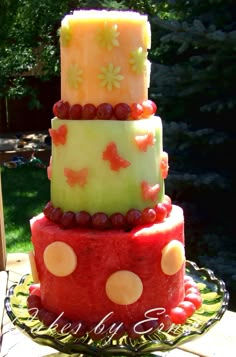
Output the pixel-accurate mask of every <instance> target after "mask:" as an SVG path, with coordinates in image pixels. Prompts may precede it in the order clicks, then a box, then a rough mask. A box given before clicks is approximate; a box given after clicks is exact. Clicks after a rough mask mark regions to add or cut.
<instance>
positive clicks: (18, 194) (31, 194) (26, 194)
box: [15, 191, 38, 198]
mask: <svg viewBox="0 0 236 357" xmlns="http://www.w3.org/2000/svg"><path fill="white" fill-rule="evenodd" d="M37 195H38V192H37V191H35V192H16V194H15V197H29V198H32V197H36V196H37Z"/></svg>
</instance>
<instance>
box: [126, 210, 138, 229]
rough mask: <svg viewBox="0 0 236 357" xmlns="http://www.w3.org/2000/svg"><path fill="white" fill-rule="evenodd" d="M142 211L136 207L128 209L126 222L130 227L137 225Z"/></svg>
mask: <svg viewBox="0 0 236 357" xmlns="http://www.w3.org/2000/svg"><path fill="white" fill-rule="evenodd" d="M141 217H142V213H141V212H140V211H139V210H137V209H130V210H129V211H128V212H127V213H126V215H125V219H126V223H127V224H128V226H130V227H134V226H137V225H138V224H140V222H141Z"/></svg>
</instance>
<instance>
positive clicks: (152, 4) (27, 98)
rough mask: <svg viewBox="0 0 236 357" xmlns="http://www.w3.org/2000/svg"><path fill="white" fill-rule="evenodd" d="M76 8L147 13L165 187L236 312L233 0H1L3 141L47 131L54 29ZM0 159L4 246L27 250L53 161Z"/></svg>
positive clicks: (56, 68) (53, 86) (194, 248)
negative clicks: (9, 163)
mask: <svg viewBox="0 0 236 357" xmlns="http://www.w3.org/2000/svg"><path fill="white" fill-rule="evenodd" d="M76 8H99V9H101V8H106V9H118V10H123V9H132V10H136V11H139V12H141V13H145V14H148V17H149V21H150V23H151V29H152V48H151V50H150V51H149V60H150V61H151V63H152V67H151V68H152V72H151V83H150V89H149V97H150V99H152V100H154V101H155V102H156V103H157V105H158V114H159V115H160V116H161V118H162V120H163V126H164V148H165V151H167V152H168V154H169V164H170V171H169V176H168V179H167V180H166V193H167V194H168V195H169V196H171V197H172V200H173V202H174V203H176V204H178V205H180V206H182V207H183V208H184V212H185V225H186V250H187V258H188V259H190V260H193V261H195V262H196V263H197V264H198V265H199V266H204V267H207V268H210V269H212V270H213V271H214V272H215V274H216V275H217V276H218V277H220V278H222V279H223V280H224V281H225V282H226V285H227V288H228V289H229V291H230V295H231V299H230V308H231V309H234V310H235V311H236V306H235V301H236V238H235V223H236V219H235V206H234V205H235V184H236V182H235V181H236V180H235V179H236V176H235V161H236V159H235V154H236V145H235V142H236V141H235V136H236V126H235V120H236V2H235V0H204V1H203V0H202V1H201V0H189V1H184V0H176V1H174V0H169V1H167V0H163V1H162V0H159V1H158V0H135V1H132V0H127V1H125V0H124V1H118V0H117V1H115V0H114V1H113V0H101V1H98V0H87V1H86V0H83V1H80V0H77V1H76V0H57V1H54V0H41V1H37V0H17V1H15V0H1V2H0V23H1V26H0V38H1V41H0V138H1V137H2V138H3V137H4V136H7V135H9V134H11V135H15V136H16V138H19V137H20V135H21V133H24V132H33V131H35V132H39V131H43V132H47V130H48V128H49V127H50V120H51V117H52V106H53V104H54V102H55V101H57V100H58V99H60V62H59V60H60V54H59V43H58V28H59V27H60V21H61V18H62V17H63V16H64V15H65V14H66V13H68V12H70V10H72V9H76ZM0 155H3V153H2V152H0ZM35 157H36V158H37V151H36V152H35ZM1 161H2V162H1V171H2V186H3V202H4V218H5V226H6V227H5V229H6V240H7V251H8V252H14V251H18V252H19V251H25V252H27V251H28V250H29V249H31V248H30V247H31V245H30V230H29V219H30V218H31V217H32V216H33V215H34V214H37V213H39V212H40V211H42V208H43V206H44V204H45V203H46V202H47V201H48V199H49V190H50V188H49V182H48V179H47V173H46V166H47V164H48V162H44V163H45V165H42V167H39V166H37V165H31V164H29V163H28V164H24V165H19V166H17V167H16V168H14V169H12V168H8V167H6V166H4V164H3V160H1ZM46 161H47V160H46Z"/></svg>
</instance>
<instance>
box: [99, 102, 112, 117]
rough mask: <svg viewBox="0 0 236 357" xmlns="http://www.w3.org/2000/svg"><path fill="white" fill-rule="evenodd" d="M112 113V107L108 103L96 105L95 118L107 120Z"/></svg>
mask: <svg viewBox="0 0 236 357" xmlns="http://www.w3.org/2000/svg"><path fill="white" fill-rule="evenodd" d="M112 114H113V107H112V105H111V104H109V103H102V104H100V105H99V106H98V107H97V118H98V119H104V120H109V119H111V117H112Z"/></svg>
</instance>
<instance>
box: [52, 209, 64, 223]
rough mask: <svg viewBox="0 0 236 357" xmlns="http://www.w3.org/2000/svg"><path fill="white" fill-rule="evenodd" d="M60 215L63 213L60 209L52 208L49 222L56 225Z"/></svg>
mask: <svg viewBox="0 0 236 357" xmlns="http://www.w3.org/2000/svg"><path fill="white" fill-rule="evenodd" d="M62 215H63V212H62V210H61V208H58V207H57V208H53V209H52V210H51V214H50V220H51V221H53V222H56V223H58V222H60V220H61V217H62Z"/></svg>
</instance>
